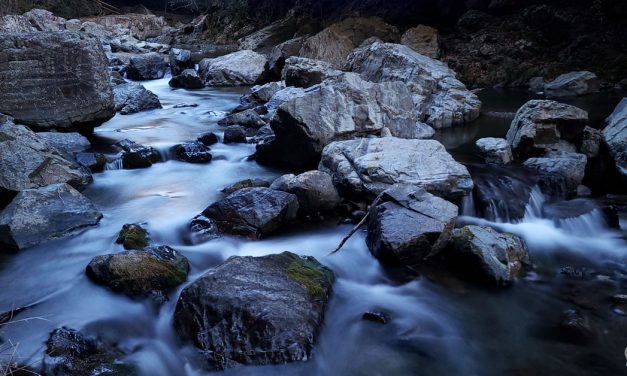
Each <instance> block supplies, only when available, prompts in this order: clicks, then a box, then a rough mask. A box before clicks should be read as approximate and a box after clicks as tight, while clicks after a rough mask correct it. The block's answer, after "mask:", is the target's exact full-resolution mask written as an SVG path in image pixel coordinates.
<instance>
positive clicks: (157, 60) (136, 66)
mask: <svg viewBox="0 0 627 376" xmlns="http://www.w3.org/2000/svg"><path fill="white" fill-rule="evenodd" d="M167 70H168V63H166V62H165V61H164V59H163V57H162V56H161V55H160V54H158V53H156V52H151V53H147V54H143V55H137V56H133V57H131V60H130V63H129V65H128V67H127V68H126V77H127V78H129V79H131V80H135V81H144V80H156V79H159V78H163V76H165V73H166V71H167Z"/></svg>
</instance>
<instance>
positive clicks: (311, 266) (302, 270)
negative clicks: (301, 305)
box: [283, 252, 335, 299]
mask: <svg viewBox="0 0 627 376" xmlns="http://www.w3.org/2000/svg"><path fill="white" fill-rule="evenodd" d="M283 255H285V256H287V257H289V258H291V259H292V261H291V262H290V264H289V266H288V267H287V275H288V276H289V277H290V278H291V279H292V280H294V281H296V282H298V283H300V284H301V285H302V286H303V287H304V288H305V290H307V293H308V294H309V296H310V297H311V298H314V299H322V298H324V297H325V296H326V294H327V291H328V287H327V286H329V285H332V284H333V281H334V280H335V276H334V275H333V272H332V271H331V270H330V269H329V268H327V267H325V266H324V265H322V264H320V263H319V262H318V260H316V259H315V258H314V257H311V256H304V257H299V256H297V255H295V254H293V253H290V252H285V253H284V254H283Z"/></svg>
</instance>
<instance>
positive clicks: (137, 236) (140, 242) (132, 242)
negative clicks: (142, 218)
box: [115, 223, 150, 250]
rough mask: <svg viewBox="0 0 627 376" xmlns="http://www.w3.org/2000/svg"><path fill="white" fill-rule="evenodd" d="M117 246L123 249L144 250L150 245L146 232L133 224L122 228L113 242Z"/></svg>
mask: <svg viewBox="0 0 627 376" xmlns="http://www.w3.org/2000/svg"><path fill="white" fill-rule="evenodd" d="M115 242H116V243H118V244H122V245H123V246H124V249H128V250H130V249H144V248H146V247H147V246H148V244H149V243H150V240H149V238H148V231H147V230H146V229H145V228H143V227H141V225H138V224H134V223H127V224H125V225H124V226H122V230H120V234H119V235H118V238H117V240H116V241H115Z"/></svg>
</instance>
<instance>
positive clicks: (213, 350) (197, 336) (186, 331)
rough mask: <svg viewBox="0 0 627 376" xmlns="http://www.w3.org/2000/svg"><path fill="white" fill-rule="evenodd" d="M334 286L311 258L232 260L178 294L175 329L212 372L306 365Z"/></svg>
mask: <svg viewBox="0 0 627 376" xmlns="http://www.w3.org/2000/svg"><path fill="white" fill-rule="evenodd" d="M333 281H334V275H333V272H332V271H331V270H330V269H328V268H326V267H324V266H322V265H321V264H320V263H318V261H316V259H314V258H313V257H300V256H297V255H295V254H293V253H289V252H285V253H281V254H278V255H269V256H263V257H237V256H236V257H231V258H229V259H228V260H227V261H226V262H225V263H224V264H222V265H220V266H218V267H216V268H214V269H213V270H210V271H209V272H207V273H206V274H205V275H203V276H202V277H200V278H199V279H197V280H196V281H194V282H193V283H192V284H190V285H189V286H187V287H186V288H185V289H184V290H183V292H182V293H181V296H180V298H179V301H178V303H177V305H176V310H175V312H174V327H175V329H176V331H177V333H178V334H179V335H180V336H181V337H182V338H183V339H187V340H190V341H192V342H193V343H194V345H195V346H196V347H198V348H199V349H201V351H202V354H203V356H204V358H205V359H206V361H207V367H208V368H209V369H213V370H222V369H225V368H229V367H234V366H236V365H267V364H283V363H288V362H294V361H305V360H308V359H309V358H310V357H311V356H312V349H313V346H314V344H315V342H316V339H317V337H318V332H319V330H320V327H321V325H322V321H323V316H324V311H325V307H326V305H327V301H328V299H329V295H330V294H331V288H332V285H333Z"/></svg>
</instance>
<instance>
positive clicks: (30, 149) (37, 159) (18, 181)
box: [0, 115, 93, 194]
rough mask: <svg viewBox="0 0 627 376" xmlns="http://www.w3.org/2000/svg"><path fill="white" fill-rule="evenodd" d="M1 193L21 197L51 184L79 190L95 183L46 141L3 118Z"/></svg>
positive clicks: (0, 117) (0, 119)
mask: <svg viewBox="0 0 627 376" xmlns="http://www.w3.org/2000/svg"><path fill="white" fill-rule="evenodd" d="M0 160H2V163H0V192H4V194H6V192H13V193H17V192H19V191H22V190H24V189H31V188H40V187H44V186H47V185H49V184H55V183H68V184H70V185H72V186H74V187H75V188H77V189H83V188H85V187H86V186H87V185H88V184H89V183H91V182H92V181H93V179H92V177H91V174H90V173H89V171H88V170H86V169H84V168H82V167H81V166H79V165H78V164H76V163H75V162H71V161H69V160H67V159H66V158H65V157H64V156H63V155H62V154H61V153H60V152H59V151H58V150H57V149H55V148H54V147H52V146H51V145H50V144H48V143H47V142H46V141H45V139H44V138H42V137H40V136H38V135H37V134H36V133H34V132H33V131H31V130H30V129H28V128H26V127H24V126H21V125H16V124H14V123H13V122H12V119H11V118H9V117H6V116H3V115H0Z"/></svg>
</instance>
